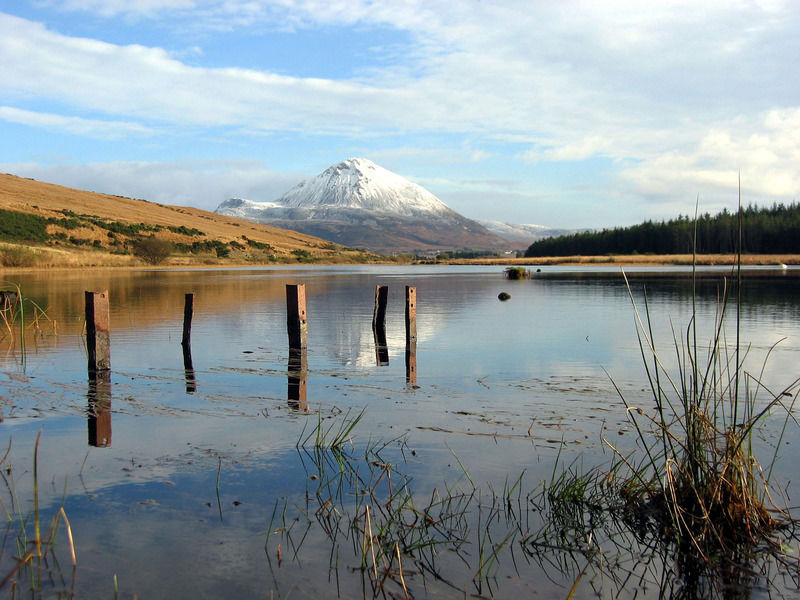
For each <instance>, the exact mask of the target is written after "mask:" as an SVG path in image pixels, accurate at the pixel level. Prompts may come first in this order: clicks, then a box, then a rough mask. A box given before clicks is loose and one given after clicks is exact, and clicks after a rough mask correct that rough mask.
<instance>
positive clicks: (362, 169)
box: [276, 158, 453, 217]
mask: <svg viewBox="0 0 800 600" xmlns="http://www.w3.org/2000/svg"><path fill="white" fill-rule="evenodd" d="M276 203H277V204H280V205H283V206H287V207H292V208H308V209H311V208H318V207H323V206H326V207H334V206H335V207H338V208H356V209H361V210H367V211H372V212H379V213H391V214H395V215H398V216H403V217H411V216H418V215H421V214H425V213H427V214H444V215H449V214H451V213H453V211H452V210H451V209H450V208H449V207H448V206H447V205H446V204H445V203H444V202H442V201H441V200H439V199H438V198H437V197H436V196H434V195H433V194H431V193H430V192H429V191H428V190H426V189H425V188H423V187H422V186H420V185H417V184H416V183H412V182H411V181H409V180H408V179H406V178H405V177H402V176H400V175H398V174H397V173H392V172H391V171H389V170H387V169H384V168H383V167H380V166H378V165H376V164H375V163H374V162H372V161H371V160H367V159H366V158H351V159H348V160H345V161H343V162H341V163H339V164H338V165H333V166H332V167H329V168H327V169H326V170H325V171H324V172H323V173H321V174H320V175H317V176H316V177H313V178H311V179H309V180H307V181H304V182H302V183H300V184H298V185H297V186H295V187H294V188H292V189H291V190H289V191H288V192H286V193H285V194H284V195H283V196H281V197H280V198H278V200H277V201H276Z"/></svg>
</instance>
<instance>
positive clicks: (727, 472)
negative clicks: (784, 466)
mask: <svg viewBox="0 0 800 600" xmlns="http://www.w3.org/2000/svg"><path fill="white" fill-rule="evenodd" d="M626 283H628V282H627V278H626ZM628 291H629V293H630V296H631V300H632V302H633V305H634V313H635V318H636V325H637V335H638V339H639V347H640V350H641V354H642V358H643V364H644V366H645V370H646V373H647V380H648V384H649V388H650V391H651V395H652V404H651V405H650V406H649V407H646V406H639V405H634V404H633V403H632V402H631V401H629V400H628V399H627V398H625V396H624V394H623V393H622V392H621V391H620V390H619V388H617V391H618V393H619V395H620V398H621V399H622V401H623V402H624V404H625V407H626V409H627V413H628V415H629V418H630V420H631V422H632V423H633V425H634V426H635V428H636V432H637V435H638V441H639V444H638V446H639V448H640V449H641V452H640V453H639V454H638V458H637V455H626V454H624V453H623V452H621V451H618V450H617V449H616V448H614V447H613V446H612V445H611V444H610V443H609V442H608V441H606V444H608V445H609V446H610V447H612V449H613V450H614V452H615V455H616V461H615V464H614V465H613V466H612V468H611V469H610V471H609V474H608V476H607V481H606V484H607V486H608V489H609V493H610V494H612V495H616V496H618V497H619V499H620V501H621V503H622V506H621V507H619V509H618V510H620V511H622V513H623V514H624V515H625V518H627V519H628V520H629V521H631V522H636V523H638V528H639V530H642V531H644V530H647V531H649V532H650V533H651V534H652V536H653V538H654V539H655V540H656V541H657V543H658V544H660V545H661V546H662V547H664V548H665V549H668V550H669V553H670V554H671V555H672V556H673V557H674V560H675V561H676V562H677V563H678V564H679V565H680V570H681V571H683V572H684V573H685V574H687V573H692V572H694V573H695V574H696V575H697V576H696V579H697V581H696V582H695V583H696V584H698V585H701V586H702V585H704V584H701V583H698V582H699V581H700V580H702V581H704V582H705V583H706V584H707V583H709V582H710V581H711V580H712V579H714V578H713V577H709V574H710V571H714V572H717V573H720V572H725V571H729V570H730V569H732V568H733V569H737V568H742V566H743V565H746V564H748V563H749V562H751V561H752V560H753V559H754V558H755V557H756V556H757V555H758V554H759V553H764V552H768V553H774V554H775V555H776V556H777V557H778V558H779V559H780V556H781V555H782V553H783V548H784V546H783V544H782V541H783V540H784V539H785V537H786V536H787V535H788V536H789V537H794V528H795V526H796V524H797V522H796V520H795V519H794V518H793V517H792V516H791V515H790V514H789V511H788V509H785V508H783V507H782V506H780V505H779V503H778V502H776V498H778V493H779V492H778V490H777V489H775V486H773V485H771V481H770V478H771V473H772V470H773V467H774V464H775V461H776V460H777V452H778V450H777V449H778V448H779V447H780V445H781V440H783V437H784V435H785V433H786V428H787V426H788V424H789V423H790V422H791V421H792V420H795V417H794V416H793V408H794V394H795V393H796V392H797V390H798V388H799V387H800V379H794V380H793V381H791V382H790V383H789V384H788V385H787V386H786V387H784V388H783V389H781V390H780V391H774V390H772V389H770V388H768V387H767V386H766V385H765V384H764V382H762V380H761V377H762V375H763V372H764V368H765V364H766V361H767V360H768V358H769V354H770V353H771V352H772V350H773V349H774V346H773V347H772V348H771V349H770V350H769V352H768V353H767V357H766V358H765V364H762V366H761V368H760V371H759V373H758V374H754V373H752V372H750V371H749V370H747V369H746V368H745V358H746V355H747V352H744V351H743V350H742V348H741V343H740V340H739V319H738V315H737V319H736V321H735V322H734V323H732V324H730V325H728V323H727V321H726V308H727V306H728V299H729V292H728V287H727V284H723V290H722V291H721V294H720V300H719V304H718V308H717V311H716V316H715V320H714V323H713V333H712V339H711V340H710V342H708V343H707V344H706V345H701V344H700V343H698V341H697V337H698V334H697V328H698V322H697V320H698V319H697V310H696V308H695V309H693V311H692V316H691V319H690V323H689V324H688V326H687V328H686V330H685V332H684V335H683V336H678V334H673V338H674V339H673V345H674V352H675V356H674V359H673V358H669V361H671V364H670V362H669V361H668V359H667V358H665V357H664V356H662V354H661V353H660V352H659V351H658V350H657V348H656V344H655V342H654V340H653V337H652V331H653V329H652V327H651V322H650V314H649V309H648V308H647V297H646V294H645V312H644V316H642V314H641V313H640V312H639V310H638V308H637V306H636V302H635V300H634V297H633V294H632V293H631V290H630V285H629V284H628ZM733 326H735V334H731V335H732V336H734V335H735V339H734V341H732V342H731V343H729V342H728V339H729V334H728V331H729V330H731V329H732V328H733ZM775 413H777V414H778V417H779V419H780V420H779V427H778V433H777V436H778V442H777V444H775V449H774V450H772V451H771V456H769V457H768V461H767V463H766V464H765V465H762V463H761V462H760V461H759V460H758V458H757V456H756V451H755V447H756V441H757V440H756V439H754V438H755V435H754V434H755V433H756V432H757V431H758V430H759V428H760V427H761V426H762V425H766V423H765V421H766V418H767V417H768V416H771V417H774V414H775ZM759 442H762V441H761V440H759ZM761 446H762V447H763V446H764V444H763V443H762V444H761ZM684 577H685V578H686V579H687V580H690V579H691V577H687V576H686V575H684ZM717 581H721V580H720V579H717ZM713 587H714V586H712V590H711V591H712V592H713V591H714V590H713ZM716 591H717V592H719V590H716Z"/></svg>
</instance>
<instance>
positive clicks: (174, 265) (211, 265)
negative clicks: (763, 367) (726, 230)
mask: <svg viewBox="0 0 800 600" xmlns="http://www.w3.org/2000/svg"><path fill="white" fill-rule="evenodd" d="M73 258H77V257H73ZM95 258H98V259H100V258H101V257H99V256H98V257H95ZM737 258H738V257H737V255H735V254H707V255H697V256H693V255H691V254H663V255H611V256H555V257H529V258H516V257H514V258H511V257H509V258H503V257H486V258H471V259H448V260H419V261H394V260H391V259H389V258H387V259H385V260H376V261H368V262H354V261H348V260H343V261H337V260H325V259H324V258H323V259H319V260H315V261H312V262H267V263H262V262H252V261H236V260H225V261H219V262H218V261H209V260H196V261H192V260H186V259H185V258H183V257H181V258H177V257H176V258H174V259H172V260H171V261H170V259H167V261H166V262H165V263H163V264H158V265H149V264H146V263H144V262H138V261H137V262H136V263H135V264H131V263H128V264H119V263H117V264H113V261H111V262H110V263H109V264H103V262H102V260H94V261H92V260H88V261H86V263H87V264H80V263H81V261H80V260H77V261H76V262H72V263H65V264H63V265H59V264H52V263H51V264H44V265H38V266H24V267H10V266H3V265H0V274H2V273H5V272H10V273H24V272H41V271H67V270H69V271H74V270H80V271H95V270H97V271H99V270H113V271H141V270H148V271H170V270H182V269H228V268H235V269H241V268H247V267H253V268H261V267H266V266H270V267H276V268H293V267H300V266H303V267H308V266H332V265H390V266H391V265H398V266H399V265H408V266H416V265H486V266H491V265H495V266H520V267H525V266H530V267H542V266H583V267H587V268H591V267H607V266H620V267H625V266H653V267H663V266H691V265H692V264H693V263H694V264H696V265H697V266H733V265H736V264H737ZM742 265H743V266H765V267H775V268H777V269H783V268H784V267H786V266H787V265H800V255H797V254H775V255H772V254H743V255H742Z"/></svg>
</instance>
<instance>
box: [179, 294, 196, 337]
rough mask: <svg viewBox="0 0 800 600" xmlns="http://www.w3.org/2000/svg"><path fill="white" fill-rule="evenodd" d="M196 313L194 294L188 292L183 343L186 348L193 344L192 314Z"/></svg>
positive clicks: (184, 310)
mask: <svg viewBox="0 0 800 600" xmlns="http://www.w3.org/2000/svg"><path fill="white" fill-rule="evenodd" d="M193 314H194V294H193V293H188V294H186V297H185V299H184V302H183V337H181V345H182V346H183V348H184V350H185V349H186V348H189V347H191V345H192V315H193Z"/></svg>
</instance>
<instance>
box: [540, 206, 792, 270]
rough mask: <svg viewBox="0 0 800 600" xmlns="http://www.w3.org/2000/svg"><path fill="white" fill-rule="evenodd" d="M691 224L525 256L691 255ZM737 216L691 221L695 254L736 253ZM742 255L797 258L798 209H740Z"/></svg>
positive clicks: (628, 230)
mask: <svg viewBox="0 0 800 600" xmlns="http://www.w3.org/2000/svg"><path fill="white" fill-rule="evenodd" d="M694 239H695V219H693V218H690V217H688V216H679V217H678V218H677V219H673V220H670V221H666V222H664V221H662V222H660V223H653V222H652V221H646V222H644V223H642V224H640V225H633V226H632V227H622V228H614V229H603V230H602V231H587V232H581V233H575V234H572V235H565V236H560V237H551V238H546V239H543V240H539V241H536V242H534V243H533V244H531V245H530V246H529V247H528V249H527V250H526V251H525V256H528V257H533V256H573V255H586V256H588V255H603V254H636V253H638V254H691V253H692V252H693V250H694V249H695V243H694ZM737 239H738V214H737V213H730V212H728V211H727V210H723V211H722V212H721V213H719V214H717V215H715V216H711V215H709V214H708V213H706V214H704V215H701V216H698V217H697V245H696V252H697V254H730V253H734V252H736V251H737ZM742 252H744V253H748V254H800V205H798V204H797V203H792V204H790V205H789V206H785V205H783V204H774V205H772V207H771V208H757V207H753V206H748V207H747V208H742Z"/></svg>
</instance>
